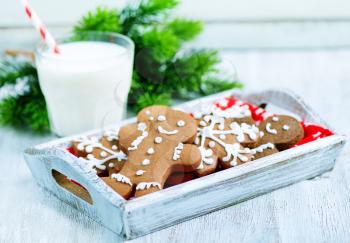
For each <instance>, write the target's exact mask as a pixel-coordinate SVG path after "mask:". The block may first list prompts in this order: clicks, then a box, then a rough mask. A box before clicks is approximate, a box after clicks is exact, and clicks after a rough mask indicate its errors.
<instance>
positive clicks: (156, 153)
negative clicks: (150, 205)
mask: <svg viewBox="0 0 350 243" xmlns="http://www.w3.org/2000/svg"><path fill="white" fill-rule="evenodd" d="M137 121H138V122H137V124H131V125H127V126H125V127H122V128H121V129H120V132H119V145H120V147H121V149H122V150H123V151H124V152H125V153H126V154H127V155H128V159H127V161H126V163H125V165H124V166H123V168H122V170H121V171H120V172H119V173H114V174H112V175H111V176H110V177H106V178H103V180H104V181H105V182H106V183H107V184H108V185H109V186H111V187H112V188H113V189H114V190H115V191H116V192H118V193H119V194H120V195H121V196H123V197H124V198H130V197H131V196H133V193H134V192H135V197H138V196H142V195H145V194H148V193H151V192H154V191H158V190H160V189H162V188H163V187H164V184H165V182H166V180H167V178H168V177H169V176H170V174H172V173H173V172H174V171H176V170H183V171H184V172H191V171H194V170H196V168H197V167H198V166H199V164H200V163H201V154H200V151H199V149H198V148H197V146H195V145H192V144H191V143H192V142H193V141H194V138H195V137H196V133H197V123H196V121H195V119H193V118H192V117H191V116H190V115H189V114H187V113H184V112H182V111H177V110H173V109H171V108H169V107H165V106H151V107H148V108H145V109H143V110H142V111H141V112H140V113H139V114H138V116H137Z"/></svg>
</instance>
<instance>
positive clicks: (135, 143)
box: [128, 122, 148, 151]
mask: <svg viewBox="0 0 350 243" xmlns="http://www.w3.org/2000/svg"><path fill="white" fill-rule="evenodd" d="M137 129H138V130H139V131H141V132H142V133H141V135H140V136H138V137H137V138H136V139H135V140H134V141H133V142H132V143H131V147H129V148H128V150H129V151H132V150H136V149H137V148H138V146H139V145H140V143H141V142H142V141H143V140H144V139H145V138H146V137H147V136H148V132H147V131H146V129H147V126H146V124H145V123H143V122H140V123H139V124H138V125H137Z"/></svg>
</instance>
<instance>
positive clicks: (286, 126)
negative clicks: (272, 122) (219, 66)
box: [282, 125, 290, 131]
mask: <svg viewBox="0 0 350 243" xmlns="http://www.w3.org/2000/svg"><path fill="white" fill-rule="evenodd" d="M289 128H290V127H289V126H288V125H283V127H282V129H283V130H284V131H288V130H289Z"/></svg>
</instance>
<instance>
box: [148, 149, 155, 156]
mask: <svg viewBox="0 0 350 243" xmlns="http://www.w3.org/2000/svg"><path fill="white" fill-rule="evenodd" d="M154 152H155V151H154V148H149V149H147V154H149V155H151V154H154Z"/></svg>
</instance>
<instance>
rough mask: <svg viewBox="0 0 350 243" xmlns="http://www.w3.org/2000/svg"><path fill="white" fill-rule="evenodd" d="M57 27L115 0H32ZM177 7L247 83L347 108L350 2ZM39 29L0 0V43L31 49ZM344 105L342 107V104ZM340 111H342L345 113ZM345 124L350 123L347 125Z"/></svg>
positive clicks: (335, 115)
mask: <svg viewBox="0 0 350 243" xmlns="http://www.w3.org/2000/svg"><path fill="white" fill-rule="evenodd" d="M30 2H31V4H32V5H33V7H34V8H35V9H36V10H37V12H38V14H39V15H40V16H41V17H42V19H43V21H44V22H45V23H46V24H47V25H48V27H49V28H50V29H51V32H53V33H54V35H60V34H62V33H66V32H68V31H70V30H71V28H72V26H73V25H74V23H76V21H77V20H79V18H80V17H81V16H82V15H83V14H85V13H86V12H87V11H88V10H93V9H94V8H95V7H96V6H98V5H102V6H103V5H104V6H108V7H114V6H115V7H122V6H123V5H125V3H126V2H127V1H125V0H119V1H112V0H103V1H98V0H89V1H85V0H61V1H49V2H48V1H45V0H31V1H30ZM177 15H180V16H185V17H188V18H193V19H200V20H202V21H204V23H205V29H204V32H203V34H202V35H201V36H200V37H199V38H197V39H196V40H195V41H193V42H192V43H191V44H190V46H195V47H210V48H217V49H219V50H220V51H221V55H222V57H223V60H224V63H225V64H226V65H225V66H229V67H231V66H234V67H235V69H236V70H237V72H238V77H239V78H240V80H241V81H242V82H244V83H245V88H246V89H247V90H253V89H258V90H261V89H267V88H272V87H280V88H288V89H291V90H293V91H295V92H297V93H298V94H300V95H301V96H303V97H304V98H305V99H306V101H307V102H309V103H311V104H312V106H313V107H315V108H316V110H318V111H327V112H321V113H324V114H322V115H323V116H324V117H325V118H326V119H328V120H329V121H330V122H331V123H332V122H333V123H335V124H336V125H337V127H341V128H342V129H345V130H346V129H347V128H345V127H346V125H347V120H346V119H345V117H346V115H345V116H344V110H349V109H350V85H349V81H350V49H349V48H350V2H349V1H346V0H283V1H281V0H265V1H260V0H245V1H232V0H216V1H208V0H186V1H185V0H184V1H182V3H181V4H180V7H179V8H178V9H177ZM37 41H38V35H37V33H36V32H35V31H34V30H33V28H32V26H31V24H30V22H29V21H28V20H27V19H26V18H25V15H24V13H23V9H22V6H21V4H20V2H19V1H7V2H6V4H5V5H4V6H2V7H1V8H0V50H1V51H3V50H4V49H5V48H25V49H33V48H34V43H35V42H37ZM340 107H344V109H340ZM342 117H344V119H342ZM346 131H347V130H346Z"/></svg>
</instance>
